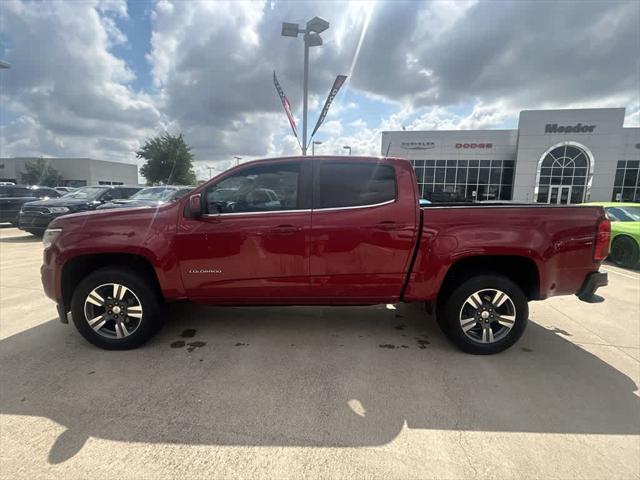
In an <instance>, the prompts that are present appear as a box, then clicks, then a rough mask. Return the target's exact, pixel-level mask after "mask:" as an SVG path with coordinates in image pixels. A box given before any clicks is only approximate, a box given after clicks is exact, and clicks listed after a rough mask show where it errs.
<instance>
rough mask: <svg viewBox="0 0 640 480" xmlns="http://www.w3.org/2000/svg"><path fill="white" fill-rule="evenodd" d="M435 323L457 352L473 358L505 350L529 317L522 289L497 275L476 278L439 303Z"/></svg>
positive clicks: (524, 326)
mask: <svg viewBox="0 0 640 480" xmlns="http://www.w3.org/2000/svg"><path fill="white" fill-rule="evenodd" d="M438 317H439V318H438V323H439V324H440V327H441V328H442V330H443V331H444V333H445V334H446V335H447V336H448V337H449V339H450V340H451V341H452V342H453V343H455V344H456V345H457V346H458V347H459V348H460V349H462V350H463V351H465V352H468V353H473V354H476V355H490V354H493V353H499V352H502V351H503V350H506V349H507V348H509V347H510V346H511V345H513V344H514V343H515V342H516V341H517V340H518V339H519V338H520V337H521V336H522V334H523V333H524V330H525V328H526V326H527V319H528V317H529V306H528V303H527V298H526V296H525V295H524V293H523V292H522V289H521V288H520V287H519V286H518V285H517V284H516V283H514V282H513V281H512V280H510V279H509V278H507V277H504V276H501V275H491V274H486V275H478V276H475V277H472V278H470V279H469V280H466V281H465V282H463V283H462V284H460V285H459V286H458V287H456V288H455V289H453V290H452V291H451V292H450V293H449V294H448V295H447V296H446V297H445V298H444V299H443V300H442V302H441V308H439V309H438Z"/></svg>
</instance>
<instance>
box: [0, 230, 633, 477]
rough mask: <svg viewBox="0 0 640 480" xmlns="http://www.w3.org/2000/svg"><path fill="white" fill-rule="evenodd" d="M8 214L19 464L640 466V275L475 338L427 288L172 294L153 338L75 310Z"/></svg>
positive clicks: (2, 452) (407, 473) (195, 468)
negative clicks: (318, 304)
mask: <svg viewBox="0 0 640 480" xmlns="http://www.w3.org/2000/svg"><path fill="white" fill-rule="evenodd" d="M41 250H42V247H41V244H40V242H39V241H38V240H37V239H35V238H33V237H30V236H27V235H23V234H22V232H19V231H18V230H15V229H0V301H1V303H0V337H1V340H0V427H1V428H0V441H1V446H0V475H2V477H3V478H18V477H19V478H44V477H46V478H52V477H64V478H78V477H91V478H101V477H108V478H154V479H155V478H166V477H172V478H173V477H185V478H186V477H188V478H194V477H197V478H203V477H207V478H213V477H217V478H267V477H268V478H305V477H323V478H350V479H351V478H362V477H368V478H435V477H440V478H462V477H465V478H608V479H609V478H621V479H628V478H639V477H640V398H639V393H638V384H639V382H640V355H639V353H640V325H639V322H640V312H639V305H640V274H639V273H638V272H633V271H627V270H622V269H618V268H616V267H613V266H605V268H606V269H607V270H609V271H610V272H611V273H610V277H609V280H610V284H609V286H608V287H607V288H604V289H602V290H601V291H600V292H599V293H601V295H602V296H604V297H605V298H606V299H607V300H606V301H605V302H604V303H600V304H594V305H588V304H584V303H581V302H579V301H578V300H577V299H576V298H575V297H561V298H554V299H551V300H549V301H547V302H539V303H532V304H531V319H532V321H531V322H530V324H529V326H528V328H527V331H526V333H525V335H524V337H523V338H522V339H521V340H520V342H519V343H518V344H517V345H516V346H514V347H513V348H511V349H510V350H508V351H507V352H505V353H503V354H500V355H495V356H491V357H476V356H471V355H465V354H463V353H460V352H458V351H457V350H456V349H455V348H454V347H452V346H451V345H450V344H449V343H448V342H447V341H446V340H445V339H444V337H443V336H442V335H441V333H440V332H439V331H438V329H437V327H436V326H435V324H434V322H433V320H432V319H430V318H428V317H427V316H426V314H425V313H424V311H423V309H422V307H421V306H419V305H398V306H397V309H393V307H391V306H379V307H353V308H298V307H289V308H270V309H265V308H207V307H200V306H191V305H176V306H172V307H171V311H170V316H169V321H168V322H167V325H166V326H165V328H164V329H163V330H162V331H161V332H160V334H159V335H158V336H156V337H155V338H154V339H153V340H152V341H151V342H150V343H149V344H147V345H145V346H144V347H143V348H141V349H138V350H134V351H128V352H107V351H103V350H99V349H97V348H95V347H93V346H91V345H90V344H88V343H87V342H85V341H84V340H83V339H82V338H81V337H80V335H79V334H78V333H77V332H76V331H75V329H74V328H73V327H72V326H70V325H62V324H61V323H59V322H58V320H57V319H56V315H55V308H54V305H53V303H52V302H51V301H49V300H48V299H46V298H45V297H44V294H43V293H42V290H41V287H40V281H39V273H38V267H39V265H40V259H41Z"/></svg>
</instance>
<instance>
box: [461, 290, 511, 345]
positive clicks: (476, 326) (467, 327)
mask: <svg viewBox="0 0 640 480" xmlns="http://www.w3.org/2000/svg"><path fill="white" fill-rule="evenodd" d="M459 320H460V327H461V328H462V331H463V332H464V334H465V335H466V336H467V337H468V338H470V339H471V340H473V341H474V342H478V343H495V342H498V341H500V340H502V339H503V338H505V337H506V336H507V335H508V334H509V332H510V331H511V329H512V328H513V325H514V324H515V321H516V307H515V304H514V303H513V300H511V298H510V297H509V296H508V295H507V294H506V293H504V292H503V291H501V290H497V289H494V288H487V289H483V290H478V291H477V292H475V293H473V294H471V295H470V296H469V297H468V298H467V299H466V300H465V302H464V303H463V304H462V308H461V309H460V314H459Z"/></svg>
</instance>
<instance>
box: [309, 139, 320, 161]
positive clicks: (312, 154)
mask: <svg viewBox="0 0 640 480" xmlns="http://www.w3.org/2000/svg"><path fill="white" fill-rule="evenodd" d="M316 145H322V142H316V141H315V140H314V141H313V142H311V156H312V157H315V156H316Z"/></svg>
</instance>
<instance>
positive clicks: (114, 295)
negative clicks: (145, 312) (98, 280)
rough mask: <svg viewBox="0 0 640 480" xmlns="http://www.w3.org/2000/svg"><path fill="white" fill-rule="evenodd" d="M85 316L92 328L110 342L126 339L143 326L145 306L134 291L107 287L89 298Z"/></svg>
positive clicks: (95, 291)
mask: <svg viewBox="0 0 640 480" xmlns="http://www.w3.org/2000/svg"><path fill="white" fill-rule="evenodd" d="M84 316H85V319H86V321H87V323H88V324H89V326H90V327H91V328H93V330H94V331H95V332H96V333H98V334H99V335H102V336H103V337H107V338H115V339H118V338H125V337H128V336H129V335H131V334H133V332H135V331H136V330H137V329H138V327H139V326H140V323H141V322H142V304H141V303H140V299H139V298H138V296H137V295H136V294H135V293H134V292H133V290H131V289H130V288H127V287H125V286H124V285H121V284H119V283H105V284H103V285H100V286H98V287H96V288H94V289H93V290H91V292H90V293H89V295H87V298H86V299H85V301H84Z"/></svg>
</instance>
